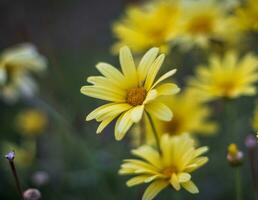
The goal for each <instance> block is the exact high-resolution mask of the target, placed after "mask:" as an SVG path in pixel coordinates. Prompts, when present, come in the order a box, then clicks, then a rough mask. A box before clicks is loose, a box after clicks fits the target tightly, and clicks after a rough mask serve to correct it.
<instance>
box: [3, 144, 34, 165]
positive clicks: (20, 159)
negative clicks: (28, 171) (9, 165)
mask: <svg viewBox="0 0 258 200" xmlns="http://www.w3.org/2000/svg"><path fill="white" fill-rule="evenodd" d="M2 150H3V152H4V153H6V152H8V151H10V150H12V151H14V152H15V155H16V156H15V163H16V166H18V167H22V168H25V167H29V166H30V165H31V164H32V162H33V160H34V158H35V155H36V144H35V141H32V140H28V141H25V142H23V143H22V144H21V145H16V144H14V143H10V142H4V143H3V149H2Z"/></svg>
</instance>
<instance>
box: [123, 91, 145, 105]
mask: <svg viewBox="0 0 258 200" xmlns="http://www.w3.org/2000/svg"><path fill="white" fill-rule="evenodd" d="M146 94H147V92H146V90H145V89H144V88H143V87H138V88H132V89H130V90H128V92H127V96H126V102H127V103H129V104H130V105H132V106H137V105H141V104H142V103H143V101H144V100H145V97H146Z"/></svg>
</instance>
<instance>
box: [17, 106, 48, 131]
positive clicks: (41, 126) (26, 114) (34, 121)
mask: <svg viewBox="0 0 258 200" xmlns="http://www.w3.org/2000/svg"><path fill="white" fill-rule="evenodd" d="M47 123H48V118H47V115H46V114H45V113H44V112H42V111H40V110H37V109H27V110H24V111H22V112H20V113H19V114H18V116H17V118H16V127H17V129H18V130H19V131H20V132H21V133H23V134H25V135H27V136H35V135H39V134H41V133H42V132H43V131H44V130H45V128H46V126H47Z"/></svg>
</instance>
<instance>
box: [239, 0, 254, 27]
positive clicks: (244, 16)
mask: <svg viewBox="0 0 258 200" xmlns="http://www.w3.org/2000/svg"><path fill="white" fill-rule="evenodd" d="M257 16H258V1H257V0H246V1H245V2H244V4H243V5H241V6H239V7H238V8H237V9H236V10H235V17H234V22H235V24H236V26H239V28H240V29H241V30H243V31H258V20H257Z"/></svg>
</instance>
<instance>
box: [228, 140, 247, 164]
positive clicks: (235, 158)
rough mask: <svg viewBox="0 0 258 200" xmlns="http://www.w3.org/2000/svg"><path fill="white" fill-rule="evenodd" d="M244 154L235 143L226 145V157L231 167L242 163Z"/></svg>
mask: <svg viewBox="0 0 258 200" xmlns="http://www.w3.org/2000/svg"><path fill="white" fill-rule="evenodd" d="M243 157H244V154H243V152H242V151H240V150H239V149H238V147H237V145H236V144H235V143H232V144H230V145H228V154H227V159H228V162H229V164H230V165H231V166H232V167H236V166H239V165H241V164H242V161H243Z"/></svg>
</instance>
